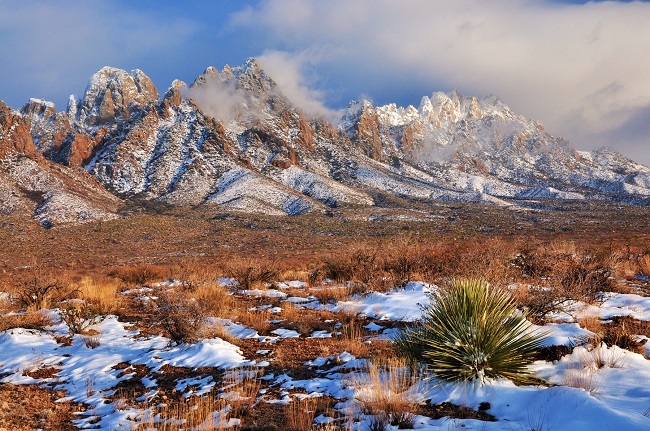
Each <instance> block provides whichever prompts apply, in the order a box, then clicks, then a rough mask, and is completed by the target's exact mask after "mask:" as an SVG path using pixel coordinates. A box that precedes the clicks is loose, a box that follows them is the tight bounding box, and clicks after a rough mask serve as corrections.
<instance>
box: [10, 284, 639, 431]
mask: <svg viewBox="0 0 650 431" xmlns="http://www.w3.org/2000/svg"><path fill="white" fill-rule="evenodd" d="M303 285H304V284H302V283H300V282H295V281H294V282H285V283H280V284H279V285H278V287H279V288H280V289H283V290H286V289H289V288H290V287H291V288H292V290H291V295H288V294H286V293H284V292H282V291H281V290H273V289H270V290H248V291H238V292H237V294H238V295H246V296H252V297H255V298H256V299H257V300H259V301H261V302H262V303H266V302H268V307H267V306H264V305H263V306H262V307H265V308H264V310H265V311H268V312H269V316H271V317H272V316H273V315H274V314H275V313H278V312H279V311H280V310H278V308H279V309H282V307H285V306H287V307H288V306H291V307H296V308H298V309H300V308H305V309H316V310H319V309H323V310H328V311H334V312H336V311H346V312H347V313H354V314H356V315H358V316H361V317H365V318H366V319H367V320H369V323H367V324H366V325H365V328H366V329H367V330H368V331H369V334H370V335H368V336H367V337H366V338H367V340H366V342H368V343H372V342H373V340H375V339H381V338H383V339H386V338H390V337H391V336H392V335H393V334H394V333H395V332H396V331H398V329H396V328H395V325H396V324H397V323H400V322H413V321H416V320H417V319H418V318H419V317H420V315H421V306H423V305H426V304H428V303H429V300H430V299H429V296H428V293H430V292H431V291H433V290H434V289H436V286H434V285H429V284H425V283H418V282H411V283H409V284H408V285H407V286H405V287H404V288H402V289H397V290H393V291H390V292H387V293H377V292H372V293H368V294H366V295H358V296H353V297H351V298H350V299H349V300H347V301H341V302H338V303H333V302H330V303H327V304H323V303H320V302H319V301H318V300H317V299H316V298H315V297H314V296H311V295H310V291H309V289H304V288H303ZM233 290H234V288H233ZM278 303H279V304H280V305H279V307H278V305H277V304H278ZM575 307H576V310H579V313H578V314H579V315H580V316H582V317H584V316H598V317H601V318H603V319H606V318H610V317H613V316H625V315H630V316H634V317H635V318H637V319H639V320H650V298H647V297H643V296H639V295H634V294H608V296H607V297H606V298H605V302H604V303H603V305H602V306H600V307H593V306H587V305H585V304H576V305H575ZM50 313H52V315H53V317H56V314H57V311H50ZM567 320H568V318H567ZM208 324H211V325H219V326H221V327H223V328H224V329H225V330H226V331H228V332H229V333H230V335H232V337H234V338H235V339H243V340H244V339H246V340H249V342H254V343H259V350H257V353H258V354H259V355H262V356H263V357H264V358H266V357H267V356H265V355H268V361H265V360H262V361H260V360H259V358H258V360H257V361H253V360H250V359H248V358H246V357H245V356H244V354H243V353H242V351H241V350H240V348H238V347H237V346H235V345H234V344H231V343H229V342H227V341H224V340H222V339H220V338H211V339H204V340H201V341H199V342H197V343H193V344H179V345H173V344H172V343H171V342H170V341H169V340H168V339H166V338H164V337H162V336H143V335H142V334H141V333H140V332H139V331H137V330H134V329H132V328H131V326H130V324H128V323H124V322H119V321H118V320H117V318H116V317H115V316H108V317H107V318H105V319H104V320H103V321H102V322H101V323H99V324H97V325H95V326H94V327H93V328H94V329H96V330H97V331H98V332H99V335H96V337H98V341H99V345H98V346H96V347H94V348H90V347H88V346H87V345H86V343H85V342H84V341H85V339H84V337H83V336H81V335H75V336H73V337H72V339H73V343H72V344H71V345H64V344H60V343H58V342H57V339H58V338H57V337H61V336H66V335H68V331H67V327H66V326H65V324H63V323H58V324H55V325H54V326H52V327H50V328H48V329H49V331H47V332H45V331H35V330H26V329H11V330H8V331H5V332H3V333H0V376H1V379H0V381H2V382H8V383H13V384H35V383H44V384H47V385H48V386H50V387H56V388H60V389H65V390H66V391H67V392H68V396H67V398H66V400H74V401H79V402H83V403H86V404H87V405H88V406H89V409H88V411H87V412H86V413H85V414H84V415H83V416H80V418H79V419H78V420H77V425H78V426H79V427H80V428H88V427H94V429H102V430H111V431H113V430H129V429H132V428H133V427H134V426H135V423H136V421H137V420H138V418H140V419H142V418H143V414H144V411H143V410H138V409H137V408H135V407H124V406H121V405H119V404H118V403H115V402H112V401H111V396H112V395H114V393H115V391H116V386H117V385H118V383H119V382H122V381H125V380H128V379H132V378H134V377H133V376H134V374H129V373H125V372H124V368H125V367H131V366H134V367H135V366H138V365H145V366H146V367H147V369H148V370H150V373H149V374H148V375H147V376H146V377H141V378H140V380H141V383H142V384H143V385H144V387H145V388H146V389H147V390H148V392H147V393H146V394H145V395H144V396H143V397H144V400H145V401H147V400H149V399H152V400H153V399H155V396H156V394H157V392H158V387H159V383H158V380H160V379H162V378H163V377H164V375H165V369H166V368H165V366H171V367H178V368H186V369H188V370H195V369H197V368H199V367H214V368H216V369H223V370H227V369H234V368H242V367H246V368H248V369H264V368H266V367H268V366H269V365H270V364H272V362H273V355H272V354H271V353H272V350H273V348H274V346H275V345H276V344H277V343H282V342H283V340H284V339H288V338H298V339H301V338H305V339H306V338H307V337H309V338H323V339H326V338H331V337H332V336H336V334H333V333H331V332H328V331H322V330H321V331H318V330H313V331H311V333H310V334H309V335H301V333H299V332H297V331H295V330H292V329H289V328H282V327H281V328H277V329H274V330H273V331H271V334H270V335H260V334H259V333H258V331H256V330H254V329H252V328H248V327H246V326H244V325H242V324H241V323H237V322H233V321H231V320H228V319H216V318H211V319H209V322H208ZM541 329H543V330H545V331H547V332H548V334H549V338H548V341H547V345H549V346H550V345H566V346H572V347H574V348H573V351H572V353H570V354H568V355H566V356H564V357H562V358H561V359H560V360H559V361H556V362H546V361H537V362H535V363H534V364H532V365H531V368H532V369H533V370H534V371H535V372H536V373H537V375H538V376H540V377H542V378H544V379H547V380H548V381H550V382H551V383H553V384H555V386H552V387H542V386H515V385H514V384H512V383H511V382H509V381H506V380H499V381H492V382H489V383H488V384H486V385H485V386H476V385H473V384H471V383H468V384H464V385H452V384H448V383H441V382H437V381H434V380H419V381H418V383H417V384H416V385H415V386H413V387H412V388H411V389H410V390H409V396H412V397H413V398H414V399H417V400H420V401H422V402H427V403H432V404H437V403H442V402H452V403H454V404H457V405H463V406H468V407H470V408H472V409H475V410H476V409H478V408H479V405H480V404H481V403H489V410H488V411H487V412H488V413H489V414H491V415H493V416H495V417H496V419H497V421H496V422H482V421H478V420H474V419H449V418H442V419H435V420H434V419H431V418H428V417H424V416H418V417H417V418H416V426H415V428H416V429H418V430H432V431H433V430H450V429H467V430H488V431H489V430H504V431H505V430H507V431H511V430H650V418H649V417H647V415H648V411H650V361H649V360H648V359H646V358H645V357H644V356H642V355H640V354H637V353H632V352H629V351H626V350H623V349H621V348H619V347H617V346H605V345H601V347H599V348H595V349H587V348H586V347H584V346H581V345H579V340H581V339H584V338H585V337H587V336H589V335H590V333H589V332H588V331H586V330H584V329H582V328H580V327H579V326H578V324H577V323H574V322H569V321H567V322H565V323H552V324H547V325H545V326H544V327H542V328H541ZM250 340H252V341H250ZM596 355H598V359H600V360H603V362H604V363H605V365H604V366H601V367H598V366H595V365H594V360H595V356H596ZM118 364H121V365H122V366H118ZM304 365H305V367H307V368H309V369H311V370H312V371H314V372H315V373H316V374H317V377H315V378H311V379H305V380H300V379H297V378H296V379H294V378H292V377H291V376H289V375H286V374H279V375H278V374H273V373H268V374H265V376H264V377H263V382H262V388H261V390H260V392H259V395H260V402H267V403H279V404H286V403H288V402H289V401H290V400H291V399H296V398H305V397H321V396H332V397H334V398H337V399H338V400H340V402H339V404H338V405H337V406H338V408H340V410H341V411H346V410H349V409H352V410H354V409H355V406H357V407H358V405H359V401H358V399H359V397H360V396H361V394H362V393H363V391H364V388H363V384H362V385H360V384H359V382H363V381H364V373H363V372H362V371H359V370H362V369H364V367H366V366H367V365H368V361H367V360H365V359H363V358H356V357H354V356H353V355H351V354H350V353H348V352H336V353H335V354H333V355H331V356H315V357H314V358H313V359H312V360H310V361H308V362H307V363H305V364H304ZM52 367H53V368H56V369H57V370H59V371H58V372H57V373H56V374H55V375H54V376H52V377H49V378H44V379H38V378H34V377H30V375H34V373H33V372H34V371H36V370H38V369H47V368H52ZM577 383H581V384H577ZM176 384H177V386H176V388H177V390H179V391H181V392H183V393H185V394H186V395H189V394H203V393H206V392H209V391H211V390H213V389H215V385H216V384H217V383H216V381H215V380H214V379H213V378H212V376H209V375H206V376H198V377H193V378H184V379H179V380H178V381H177V383H176ZM575 386H578V387H575ZM298 389H300V393H295V391H296V390H298ZM139 401H142V400H139ZM357 411H358V410H357ZM358 417H359V418H360V422H358V423H356V424H355V425H354V429H355V430H357V429H358V430H365V429H367V425H368V423H369V420H370V418H369V417H367V416H364V415H360V416H358ZM317 420H318V421H320V422H326V421H328V420H331V419H329V418H327V417H319V418H317ZM91 422H92V423H91ZM388 429H396V427H393V428H390V427H389V428H388Z"/></svg>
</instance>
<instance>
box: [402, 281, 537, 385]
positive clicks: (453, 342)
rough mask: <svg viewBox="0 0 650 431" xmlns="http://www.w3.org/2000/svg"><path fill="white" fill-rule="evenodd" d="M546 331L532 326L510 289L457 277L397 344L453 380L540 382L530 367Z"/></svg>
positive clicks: (405, 352)
mask: <svg viewBox="0 0 650 431" xmlns="http://www.w3.org/2000/svg"><path fill="white" fill-rule="evenodd" d="M545 337H546V335H545V334H544V333H541V332H538V331H531V329H530V323H529V322H528V321H527V320H526V317H525V316H524V315H522V314H520V313H518V312H517V308H516V306H515V303H514V301H513V300H512V298H511V297H510V294H509V293H508V292H507V291H505V290H503V289H496V288H492V287H490V286H489V285H488V284H487V283H486V282H484V281H480V280H456V281H452V282H451V283H449V285H448V286H445V287H444V288H440V289H438V290H437V291H436V292H435V293H433V294H432V296H431V304H430V305H429V306H427V307H424V309H423V317H422V321H421V323H420V324H419V325H418V326H416V327H414V328H412V329H410V330H407V331H404V332H402V334H401V335H400V336H398V337H397V339H396V340H395V341H396V343H395V344H396V347H397V349H398V351H401V352H402V353H403V354H405V355H406V356H408V357H410V358H411V359H412V360H414V361H417V362H420V363H424V364H426V366H427V367H426V368H427V369H428V370H429V371H430V372H433V373H435V376H436V377H437V378H439V379H442V380H446V381H453V382H462V381H468V380H478V381H479V382H480V383H481V384H483V383H485V380H486V379H487V378H507V379H510V380H512V381H513V382H515V383H519V384H530V383H541V382H542V380H541V379H538V378H536V377H534V376H533V375H532V374H531V373H530V371H529V370H528V369H527V365H528V364H530V363H531V362H532V361H533V359H534V355H535V353H536V351H537V350H539V349H540V348H541V347H542V346H543V345H544V339H545Z"/></svg>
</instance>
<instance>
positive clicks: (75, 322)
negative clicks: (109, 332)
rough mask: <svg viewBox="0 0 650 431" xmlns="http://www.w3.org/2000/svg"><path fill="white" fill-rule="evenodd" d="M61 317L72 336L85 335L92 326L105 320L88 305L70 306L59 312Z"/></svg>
mask: <svg viewBox="0 0 650 431" xmlns="http://www.w3.org/2000/svg"><path fill="white" fill-rule="evenodd" d="M59 316H60V317H61V320H62V321H63V323H65V324H66V326H67V327H68V330H69V331H70V333H71V334H83V333H85V332H86V330H87V329H88V328H89V327H90V326H92V325H96V324H98V323H100V322H101V321H102V320H104V317H105V316H101V315H100V314H99V312H98V311H97V310H95V309H94V308H90V307H88V306H86V305H82V306H81V307H75V306H69V307H68V308H65V309H63V310H61V311H59Z"/></svg>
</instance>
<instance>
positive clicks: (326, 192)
mask: <svg viewBox="0 0 650 431" xmlns="http://www.w3.org/2000/svg"><path fill="white" fill-rule="evenodd" d="M273 177H274V178H275V179H276V180H277V181H278V182H280V183H282V184H284V185H286V186H287V187H291V188H292V189H294V190H296V191H298V192H300V193H302V194H304V195H307V196H309V197H312V198H314V199H316V200H318V201H321V202H323V203H325V204H326V205H328V206H331V207H335V206H338V205H340V204H341V203H349V204H355V205H373V203H374V202H373V200H372V198H371V197H370V196H369V195H368V194H367V193H365V192H363V191H361V190H358V189H354V188H352V187H349V186H346V185H344V184H341V183H338V182H336V181H334V180H333V179H331V178H327V177H324V176H322V175H319V174H316V173H313V172H308V171H306V170H304V169H302V168H299V167H297V166H290V167H289V168H287V169H284V170H278V173H277V174H276V175H275V176H273Z"/></svg>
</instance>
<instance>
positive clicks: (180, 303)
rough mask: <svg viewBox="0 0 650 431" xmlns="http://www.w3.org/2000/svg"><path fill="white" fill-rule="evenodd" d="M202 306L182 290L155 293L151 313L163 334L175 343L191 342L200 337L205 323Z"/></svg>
mask: <svg viewBox="0 0 650 431" xmlns="http://www.w3.org/2000/svg"><path fill="white" fill-rule="evenodd" d="M204 310H205V309H204V307H202V306H201V304H200V303H198V301H196V300H194V299H191V298H188V297H187V295H185V294H183V293H182V292H174V291H162V292H160V293H158V294H157V299H156V301H155V304H154V310H153V312H152V315H153V316H154V323H156V324H158V326H160V328H161V329H162V330H163V331H164V332H165V334H166V335H167V336H168V337H169V339H170V340H172V341H173V342H175V343H191V342H195V341H197V340H198V339H199V338H200V335H201V328H202V326H203V324H204V323H205V319H206V317H207V316H206V314H205V311H204Z"/></svg>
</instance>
